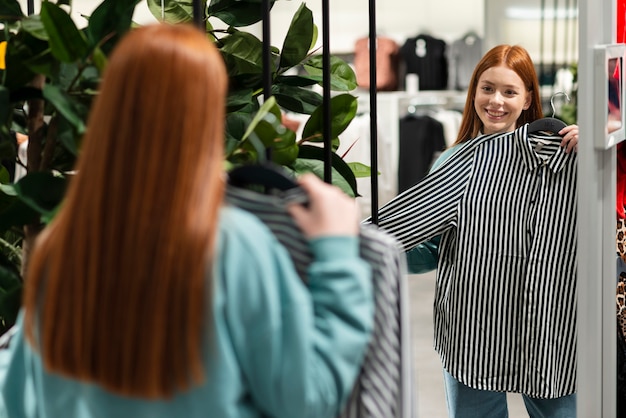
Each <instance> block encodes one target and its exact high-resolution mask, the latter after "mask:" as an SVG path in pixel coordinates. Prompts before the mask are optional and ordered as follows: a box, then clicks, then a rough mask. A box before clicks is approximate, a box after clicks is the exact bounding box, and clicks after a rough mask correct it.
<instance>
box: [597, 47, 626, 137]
mask: <svg viewBox="0 0 626 418" xmlns="http://www.w3.org/2000/svg"><path fill="white" fill-rule="evenodd" d="M625 51H626V49H625V48H624V45H621V44H619V45H618V44H613V45H598V46H597V47H596V48H595V51H594V52H595V54H594V60H595V67H596V71H595V73H596V80H595V83H596V85H597V86H602V85H605V86H607V87H606V89H596V94H597V95H596V98H595V100H596V102H595V103H594V108H595V109H596V111H597V112H599V114H598V115H597V117H598V120H603V121H606V122H605V133H604V135H603V136H600V137H599V138H598V143H597V146H598V147H599V148H603V149H608V148H610V147H612V146H614V145H616V144H617V143H618V142H621V141H623V140H624V139H626V128H625V125H624V105H623V103H622V102H623V96H624V54H625Z"/></svg>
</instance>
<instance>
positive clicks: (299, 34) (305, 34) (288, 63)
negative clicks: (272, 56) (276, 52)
mask: <svg viewBox="0 0 626 418" xmlns="http://www.w3.org/2000/svg"><path fill="white" fill-rule="evenodd" d="M312 41H313V13H311V11H310V10H309V9H308V8H307V7H306V6H305V4H304V3H302V4H301V5H300V7H299V8H298V10H297V11H296V14H295V15H294V16H293V19H292V20H291V25H289V31H288V32H287V36H286V37H285V42H284V43H283V50H282V52H281V54H280V67H286V68H291V67H294V66H296V65H298V64H300V63H301V62H302V60H303V59H304V58H305V57H306V55H307V53H308V52H309V49H310V47H311V44H312Z"/></svg>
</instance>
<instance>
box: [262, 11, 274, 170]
mask: <svg viewBox="0 0 626 418" xmlns="http://www.w3.org/2000/svg"><path fill="white" fill-rule="evenodd" d="M261 8H262V10H261V15H262V17H263V100H267V99H269V98H270V96H271V95H272V54H271V46H272V44H271V42H270V9H271V5H270V2H269V0H263V1H262V2H261ZM265 157H266V158H267V160H268V161H272V149H271V148H269V147H268V148H267V149H266V150H265Z"/></svg>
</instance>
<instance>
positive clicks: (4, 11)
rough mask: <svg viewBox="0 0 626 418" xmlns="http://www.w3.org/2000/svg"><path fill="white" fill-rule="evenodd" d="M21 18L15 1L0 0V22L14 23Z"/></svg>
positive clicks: (21, 15)
mask: <svg viewBox="0 0 626 418" xmlns="http://www.w3.org/2000/svg"><path fill="white" fill-rule="evenodd" d="M23 17H24V13H22V8H21V7H20V4H19V3H18V1H17V0H0V21H6V22H15V21H17V20H19V19H21V18H23Z"/></svg>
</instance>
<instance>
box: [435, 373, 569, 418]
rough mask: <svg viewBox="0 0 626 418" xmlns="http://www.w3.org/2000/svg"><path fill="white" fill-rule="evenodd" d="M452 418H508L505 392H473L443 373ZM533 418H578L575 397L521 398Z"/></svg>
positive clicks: (524, 396)
mask: <svg viewBox="0 0 626 418" xmlns="http://www.w3.org/2000/svg"><path fill="white" fill-rule="evenodd" d="M443 375H444V385H445V390H446V403H447V404H448V416H449V417H450V418H508V416H509V411H508V408H507V404H506V392H494V391H490V390H479V389H472V388H470V387H469V386H466V385H464V384H463V383H461V382H459V381H458V380H456V379H455V378H454V377H452V376H451V375H450V374H449V373H448V372H447V371H446V370H444V371H443ZM522 398H523V400H524V405H525V406H526V410H527V411H528V415H529V416H530V418H576V394H572V395H568V396H564V397H562V398H555V399H538V398H531V397H530V396H526V395H522Z"/></svg>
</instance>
